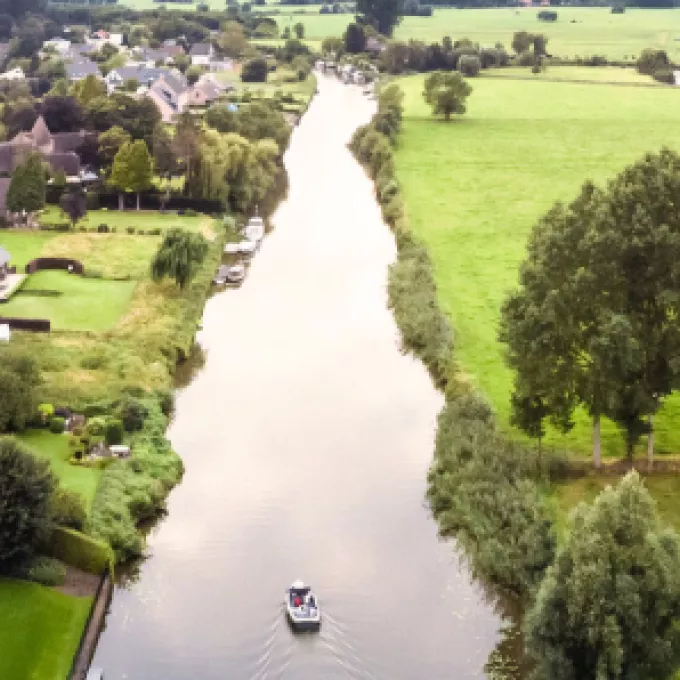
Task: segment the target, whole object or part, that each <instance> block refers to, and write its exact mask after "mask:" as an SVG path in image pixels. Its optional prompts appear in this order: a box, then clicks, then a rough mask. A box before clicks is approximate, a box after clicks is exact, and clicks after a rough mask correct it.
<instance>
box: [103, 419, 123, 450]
mask: <svg viewBox="0 0 680 680" xmlns="http://www.w3.org/2000/svg"><path fill="white" fill-rule="evenodd" d="M104 441H105V442H106V444H107V446H113V445H116V444H122V443H123V423H122V421H120V420H117V419H113V418H112V419H111V420H108V421H107V423H106V432H105V434H104Z"/></svg>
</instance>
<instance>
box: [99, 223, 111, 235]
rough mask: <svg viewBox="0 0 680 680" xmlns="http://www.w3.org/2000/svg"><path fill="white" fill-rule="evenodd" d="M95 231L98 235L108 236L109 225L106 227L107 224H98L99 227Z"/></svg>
mask: <svg viewBox="0 0 680 680" xmlns="http://www.w3.org/2000/svg"><path fill="white" fill-rule="evenodd" d="M97 231H98V232H99V233H100V234H108V233H109V225H108V224H100V225H99V226H98V227H97Z"/></svg>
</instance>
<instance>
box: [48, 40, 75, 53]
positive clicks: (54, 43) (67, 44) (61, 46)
mask: <svg viewBox="0 0 680 680" xmlns="http://www.w3.org/2000/svg"><path fill="white" fill-rule="evenodd" d="M70 49H71V41H70V40H64V39H63V38H52V40H45V42H44V43H43V51H46V50H54V51H55V52H57V54H66V53H67V52H68V51H69V50H70Z"/></svg>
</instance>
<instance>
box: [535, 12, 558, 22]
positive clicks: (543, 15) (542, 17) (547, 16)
mask: <svg viewBox="0 0 680 680" xmlns="http://www.w3.org/2000/svg"><path fill="white" fill-rule="evenodd" d="M537 16H538V19H539V21H557V12H555V11H554V10H552V9H543V10H541V11H540V12H539V13H538V15H537Z"/></svg>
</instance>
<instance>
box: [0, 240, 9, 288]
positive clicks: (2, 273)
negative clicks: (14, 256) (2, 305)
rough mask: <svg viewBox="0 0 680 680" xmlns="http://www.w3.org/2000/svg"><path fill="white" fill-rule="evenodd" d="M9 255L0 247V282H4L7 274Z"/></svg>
mask: <svg viewBox="0 0 680 680" xmlns="http://www.w3.org/2000/svg"><path fill="white" fill-rule="evenodd" d="M10 259H11V258H10V256H9V253H8V252H7V251H6V250H5V249H4V248H2V247H0V281H4V280H5V278H6V277H7V275H8V274H9V273H10V272H9V261H10Z"/></svg>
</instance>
